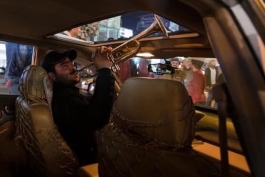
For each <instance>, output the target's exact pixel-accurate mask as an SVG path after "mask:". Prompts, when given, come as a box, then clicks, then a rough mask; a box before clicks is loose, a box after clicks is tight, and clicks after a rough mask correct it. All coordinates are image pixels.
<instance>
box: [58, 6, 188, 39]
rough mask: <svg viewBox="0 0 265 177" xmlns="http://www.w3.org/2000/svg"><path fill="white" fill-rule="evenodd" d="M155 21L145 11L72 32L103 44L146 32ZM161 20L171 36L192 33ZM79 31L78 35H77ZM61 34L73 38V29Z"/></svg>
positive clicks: (151, 15) (88, 25)
mask: <svg viewBox="0 0 265 177" xmlns="http://www.w3.org/2000/svg"><path fill="white" fill-rule="evenodd" d="M154 20H155V17H154V14H152V13H148V12H144V11H137V12H132V13H127V14H123V15H120V16H116V17H112V18H108V19H104V20H101V21H97V22H94V23H90V24H87V25H83V26H80V27H79V28H74V29H73V31H72V32H73V35H72V37H76V38H78V39H81V40H84V41H90V42H94V43H102V42H106V41H110V40H111V41H113V40H114V41H116V40H124V39H128V38H131V37H133V36H135V35H137V34H139V33H140V32H142V31H144V30H145V29H147V28H148V27H149V26H150V25H151V24H152V23H153V22H154ZM161 20H162V22H163V24H164V26H165V28H166V30H167V32H168V34H169V35H172V34H178V33H189V32H192V31H190V30H189V29H187V28H185V27H183V26H181V25H178V24H176V23H174V22H172V21H170V20H168V19H165V18H162V17H161ZM74 30H75V31H74ZM77 31H78V35H77V33H76V32H77ZM60 34H63V35H67V36H71V29H70V30H67V31H64V32H62V33H60ZM154 36H155V37H157V36H163V34H162V33H160V32H158V33H155V34H152V35H150V36H149V37H154Z"/></svg>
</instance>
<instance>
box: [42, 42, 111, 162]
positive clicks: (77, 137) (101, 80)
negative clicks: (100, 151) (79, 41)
mask: <svg viewBox="0 0 265 177" xmlns="http://www.w3.org/2000/svg"><path fill="white" fill-rule="evenodd" d="M108 52H110V48H108V49H107V48H106V47H105V48H104V50H103V48H101V52H100V51H99V50H98V51H97V52H96V54H95V56H94V57H93V58H92V59H93V62H94V64H95V65H96V67H97V69H98V76H97V80H96V88H95V92H94V95H93V97H92V99H91V101H90V102H89V101H88V100H87V99H86V98H85V97H84V96H81V95H80V93H79V89H78V88H77V87H75V84H77V83H78V82H79V81H80V76H79V74H78V73H77V72H76V67H75V66H74V65H73V60H74V59H75V58H76V57H77V53H76V51H75V50H68V51H66V52H63V53H59V52H56V51H52V52H50V53H48V54H47V55H46V56H45V58H44V61H43V63H42V67H43V68H44V69H45V70H46V71H47V73H48V74H49V76H50V78H51V79H52V80H53V99H52V112H53V117H54V121H55V124H56V125H57V126H58V129H59V131H60V133H61V134H62V136H63V138H64V139H65V140H66V142H67V143H68V145H69V146H70V147H71V149H72V150H73V151H74V152H75V154H76V156H77V158H78V160H79V163H80V165H85V164H90V163H95V162H96V161H97V158H96V143H95V140H94V137H93V134H94V131H96V130H99V129H101V128H102V127H103V126H104V125H106V124H107V123H108V121H109V117H110V112H111V109H112V102H113V93H114V92H113V90H114V78H113V77H112V76H111V71H110V63H109V60H108V59H107V53H108Z"/></svg>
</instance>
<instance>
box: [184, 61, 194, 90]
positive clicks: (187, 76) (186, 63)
mask: <svg viewBox="0 0 265 177" xmlns="http://www.w3.org/2000/svg"><path fill="white" fill-rule="evenodd" d="M182 68H183V72H184V73H185V79H184V82H185V84H184V85H185V86H186V83H187V82H189V81H191V80H192V79H193V72H192V68H191V60H190V59H189V58H185V59H184V60H183V61H182Z"/></svg>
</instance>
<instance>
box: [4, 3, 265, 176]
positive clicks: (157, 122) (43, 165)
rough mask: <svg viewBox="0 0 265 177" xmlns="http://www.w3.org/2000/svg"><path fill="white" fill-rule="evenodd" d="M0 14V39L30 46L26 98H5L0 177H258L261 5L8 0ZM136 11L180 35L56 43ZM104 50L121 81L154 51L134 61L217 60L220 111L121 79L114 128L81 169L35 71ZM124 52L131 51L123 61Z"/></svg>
mask: <svg viewBox="0 0 265 177" xmlns="http://www.w3.org/2000/svg"><path fill="white" fill-rule="evenodd" d="M103 4H104V5H103ZM0 6H1V7H2V10H1V11H0V15H1V16H2V17H3V18H1V19H0V41H3V42H14V43H20V44H25V45H32V46H34V52H33V54H32V64H31V65H30V66H28V67H27V68H25V70H24V72H23V74H22V76H21V78H20V85H19V91H20V93H21V95H19V96H18V95H9V94H2V93H0V176H3V177H15V176H21V175H26V176H36V175H37V176H60V177H61V176H62V177H64V176H76V177H89V176H223V177H224V176H231V177H249V176H257V177H258V176H265V169H264V167H263V166H264V163H265V161H264V159H265V151H264V147H265V136H264V133H265V129H264V127H265V120H264V117H265V106H264V98H263V97H264V96H265V95H264V90H265V82H264V81H265V80H264V71H265V64H264V58H265V55H264V53H265V52H264V51H265V49H264V41H265V30H264V28H265V20H264V18H263V17H264V16H265V14H264V13H265V11H264V2H262V1H260V0H256V1H248V0H240V1H239V0H231V1H228V0H213V1H209V0H153V1H148V0H142V1H138V0H134V1H133V0H126V1H125V0H113V1H106V0H99V1H95V2H94V1H93V2H87V1H84V0H79V1H68V0H66V1H60V0H53V1H44V0H39V1H30V0H25V1H23V3H19V2H18V1H15V0H9V1H0ZM10 12H12V13H10ZM135 13H141V14H142V15H146V14H151V15H152V18H156V16H154V15H157V17H158V20H161V21H162V22H165V21H166V20H168V21H170V22H173V23H176V24H178V25H179V26H181V27H183V28H181V29H182V30H176V31H174V30H172V29H171V30H169V29H164V25H165V24H162V28H161V25H159V23H160V22H157V24H156V26H154V27H153V26H152V24H151V23H150V24H148V25H151V27H147V28H146V29H148V31H144V30H142V31H141V32H139V33H138V34H137V35H134V36H130V37H128V38H126V37H122V38H116V39H114V40H108V38H106V37H105V38H102V39H99V40H94V41H90V40H87V41H86V40H83V39H79V38H73V37H68V36H64V35H61V34H60V33H61V32H62V31H65V30H67V29H71V28H73V27H79V26H82V25H84V26H85V25H87V24H93V23H97V22H99V21H104V20H106V19H114V18H116V17H120V16H122V17H123V20H122V21H121V22H120V24H122V25H124V26H123V27H124V28H125V27H126V25H129V24H126V20H125V19H132V16H131V15H132V14H135ZM148 17H149V16H148ZM243 17H245V18H243ZM165 19H166V20H165ZM242 19H243V20H242ZM246 24H248V25H249V26H246ZM138 25H139V24H138ZM179 29H180V28H179ZM251 30H252V31H251ZM164 32H165V33H164ZM86 37H87V36H86ZM135 41H136V42H135ZM138 42H139V43H138ZM136 43H137V44H136ZM100 46H111V47H112V48H113V49H114V52H113V56H114V57H116V58H115V59H114V62H113V63H114V64H115V65H119V67H120V70H121V71H124V72H125V71H126V69H127V70H128V71H126V72H130V71H131V68H129V69H128V67H127V66H128V62H133V61H134V59H135V58H134V57H135V56H136V54H141V53H151V54H152V56H151V57H138V59H139V58H140V60H141V61H143V62H147V63H148V64H150V63H151V61H152V60H153V59H167V58H173V57H176V56H183V57H195V58H196V57H200V58H215V59H216V60H217V61H218V63H219V64H220V67H221V69H222V73H223V76H224V78H225V82H224V83H222V84H220V85H218V86H216V87H215V88H214V97H215V100H216V102H217V107H214V108H213V107H208V106H204V105H200V104H193V103H192V101H191V99H190V97H189V95H188V93H187V90H186V89H185V87H184V86H183V84H181V83H178V82H176V81H168V80H162V79H153V78H150V77H142V76H141V75H140V74H139V73H137V76H136V77H135V76H133V75H131V77H129V78H127V77H126V79H123V78H122V75H121V74H117V75H116V77H115V78H116V83H115V91H116V94H117V99H116V101H115V104H114V107H113V110H112V112H111V117H110V123H109V124H108V125H107V126H106V127H104V128H103V129H102V130H101V131H99V132H98V134H97V143H98V147H99V155H98V163H96V164H88V165H86V166H80V165H79V164H78V161H77V159H76V157H75V154H74V153H73V152H72V150H71V149H70V148H69V146H68V145H67V143H66V142H65V141H64V139H63V138H62V136H61V135H60V133H59V131H58V129H57V127H56V125H55V123H54V122H53V117H52V111H51V99H52V93H53V92H52V82H51V80H49V78H48V75H47V73H46V71H45V70H44V69H43V68H42V67H41V66H40V64H41V62H42V60H43V58H44V56H45V55H46V54H47V53H48V52H49V51H51V50H56V51H60V52H63V51H66V50H68V49H75V50H76V51H77V53H78V57H77V59H76V60H75V62H76V64H78V65H80V66H88V65H89V64H91V58H92V55H93V52H95V50H96V49H97V47H100ZM124 46H125V47H124ZM116 49H117V50H116ZM125 49H126V50H127V49H128V50H129V51H133V53H130V55H129V56H126V57H124V58H122V57H121V56H120V53H122V54H123V53H126V50H125ZM115 52H116V53H115ZM126 62H127V64H126ZM137 64H138V65H139V62H138V63H137ZM148 64H147V65H148ZM147 65H144V66H145V68H146V71H145V72H147V73H148V67H147ZM114 70H115V69H114ZM89 79H90V80H89V82H91V78H89ZM246 81H247V84H246ZM92 87H95V85H93V83H92V82H91V83H89V85H88V88H92ZM87 90H90V89H87ZM92 95H93V91H92V92H91V93H90V96H92ZM176 110H177V111H176ZM88 116H89V115H88Z"/></svg>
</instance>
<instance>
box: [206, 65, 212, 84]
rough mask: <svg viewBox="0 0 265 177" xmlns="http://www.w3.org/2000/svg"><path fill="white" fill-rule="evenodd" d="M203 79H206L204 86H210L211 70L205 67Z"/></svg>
mask: <svg viewBox="0 0 265 177" xmlns="http://www.w3.org/2000/svg"><path fill="white" fill-rule="evenodd" d="M205 81H206V86H210V87H211V86H212V84H211V71H210V69H209V68H206V69H205Z"/></svg>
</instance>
